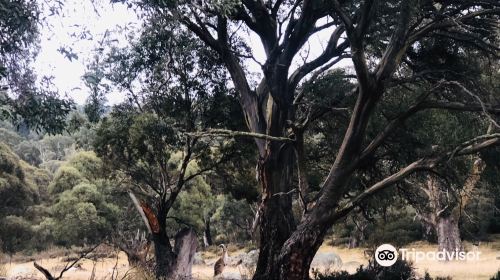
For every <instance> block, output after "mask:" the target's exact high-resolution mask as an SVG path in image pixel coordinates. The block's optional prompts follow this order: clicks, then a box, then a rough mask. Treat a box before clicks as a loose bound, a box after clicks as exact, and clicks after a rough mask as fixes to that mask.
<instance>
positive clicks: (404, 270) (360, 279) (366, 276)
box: [313, 260, 418, 280]
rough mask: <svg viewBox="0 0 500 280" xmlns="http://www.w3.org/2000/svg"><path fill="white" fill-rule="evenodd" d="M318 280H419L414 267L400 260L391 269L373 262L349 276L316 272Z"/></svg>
mask: <svg viewBox="0 0 500 280" xmlns="http://www.w3.org/2000/svg"><path fill="white" fill-rule="evenodd" d="M313 274H314V279H317V280H379V279H384V280H401V279H405V280H417V279H418V278H417V276H416V275H415V271H414V269H413V266H412V264H411V263H409V262H405V261H402V260H398V261H397V262H396V263H395V264H394V265H392V266H390V267H382V266H379V265H378V264H376V263H375V262H373V261H371V262H370V263H369V264H368V266H367V267H366V268H364V267H363V266H361V267H359V268H358V270H357V271H356V273H354V274H349V273H347V272H346V271H340V272H335V273H333V274H329V275H325V274H321V273H319V272H314V273H313Z"/></svg>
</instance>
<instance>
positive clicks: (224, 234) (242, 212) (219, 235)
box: [212, 195, 254, 243]
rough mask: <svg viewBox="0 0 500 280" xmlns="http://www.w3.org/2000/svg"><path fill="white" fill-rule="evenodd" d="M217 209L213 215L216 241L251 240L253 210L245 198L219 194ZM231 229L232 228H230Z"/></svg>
mask: <svg viewBox="0 0 500 280" xmlns="http://www.w3.org/2000/svg"><path fill="white" fill-rule="evenodd" d="M216 203H217V209H216V211H215V213H214V215H213V216H212V221H213V224H214V226H215V228H216V229H217V230H216V235H214V236H215V239H216V242H226V243H227V242H243V241H246V240H249V238H250V235H251V227H252V221H253V217H254V215H253V212H252V209H251V208H250V205H249V203H248V202H247V201H246V200H245V199H241V200H236V199H234V198H232V197H231V196H229V195H226V196H224V195H219V196H217V202H216ZM228 229H230V230H228Z"/></svg>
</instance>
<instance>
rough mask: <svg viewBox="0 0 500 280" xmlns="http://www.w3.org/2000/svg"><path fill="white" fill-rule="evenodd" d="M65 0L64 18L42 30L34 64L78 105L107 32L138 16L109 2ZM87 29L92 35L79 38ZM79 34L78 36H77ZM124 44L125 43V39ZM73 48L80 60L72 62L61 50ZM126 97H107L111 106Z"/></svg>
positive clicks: (51, 21) (54, 19) (50, 21)
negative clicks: (89, 68) (91, 62)
mask: <svg viewBox="0 0 500 280" xmlns="http://www.w3.org/2000/svg"><path fill="white" fill-rule="evenodd" d="M95 2H102V3H99V5H100V6H93V5H92V3H91V1H75V0H66V1H65V2H64V8H63V11H62V14H63V15H64V17H60V16H57V15H55V16H51V17H48V26H50V27H44V28H43V30H42V38H41V49H40V53H39V55H38V58H37V60H36V62H35V68H36V70H37V73H38V74H39V75H47V76H54V80H53V81H54V84H55V86H56V87H57V88H58V89H59V91H60V93H61V94H62V95H65V94H67V96H68V97H70V98H72V99H73V100H74V101H75V102H77V103H78V104H83V103H84V102H85V100H86V98H87V96H88V93H87V92H88V91H87V89H86V88H85V86H84V84H83V82H82V78H81V77H82V75H83V74H84V72H85V64H86V63H87V62H88V61H89V60H90V59H91V57H92V51H93V50H94V48H95V47H96V46H97V44H98V42H99V41H100V40H101V39H102V37H103V35H104V33H105V32H106V30H113V29H115V28H116V27H117V26H118V25H120V26H123V25H126V24H127V23H131V22H133V23H137V22H138V20H137V18H136V16H135V13H134V12H133V11H131V10H127V8H126V6H124V5H121V4H114V5H111V4H108V1H95ZM84 30H88V31H89V33H90V34H91V35H92V36H88V37H86V38H79V36H78V35H80V34H82V33H83V31H84ZM75 35H76V36H75ZM123 41H125V40H123ZM62 46H64V47H71V48H72V50H73V51H74V52H75V53H76V54H77V55H78V59H72V60H69V59H68V58H67V57H65V56H64V55H63V54H62V53H60V52H59V51H58V49H59V48H60V47H62ZM122 99H123V95H121V94H119V93H117V92H113V93H111V94H110V95H109V96H108V100H109V102H110V103H111V104H116V103H119V102H120V101H121V100H122Z"/></svg>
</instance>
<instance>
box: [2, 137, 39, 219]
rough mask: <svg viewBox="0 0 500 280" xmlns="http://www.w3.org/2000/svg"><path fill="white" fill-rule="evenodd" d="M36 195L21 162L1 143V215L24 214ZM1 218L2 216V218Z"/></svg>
mask: <svg viewBox="0 0 500 280" xmlns="http://www.w3.org/2000/svg"><path fill="white" fill-rule="evenodd" d="M35 195H36V193H35V192H34V190H33V188H32V187H31V186H30V185H29V184H28V183H27V182H26V174H25V172H24V170H23V168H22V165H21V161H20V159H19V158H18V157H17V155H16V154H14V153H13V152H12V151H11V150H10V149H9V147H7V146H6V145H4V144H2V143H0V197H2V201H3V203H2V204H0V214H3V215H6V214H9V213H12V214H14V213H22V212H23V210H24V209H25V207H26V206H27V205H29V204H31V203H32V202H33V200H34V198H35ZM0 217H1V216H0Z"/></svg>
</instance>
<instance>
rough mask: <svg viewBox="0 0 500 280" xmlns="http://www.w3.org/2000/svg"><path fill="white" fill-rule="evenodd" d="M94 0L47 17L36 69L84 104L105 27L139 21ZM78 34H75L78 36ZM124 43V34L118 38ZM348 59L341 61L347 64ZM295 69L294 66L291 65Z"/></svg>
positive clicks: (322, 37) (315, 48) (312, 43)
mask: <svg viewBox="0 0 500 280" xmlns="http://www.w3.org/2000/svg"><path fill="white" fill-rule="evenodd" d="M91 2H92V1H76V0H66V1H64V8H63V10H62V13H61V14H63V15H64V17H61V16H57V15H56V16H51V17H48V26H50V28H49V27H44V29H43V30H42V38H41V49H40V53H39V56H38V59H37V60H36V63H35V68H36V69H37V73H39V75H40V76H41V75H47V76H53V77H54V80H53V81H54V84H55V86H56V87H57V88H58V89H59V91H60V93H61V95H63V96H64V95H67V96H68V97H70V98H72V99H73V100H74V101H75V102H77V103H78V104H83V103H84V102H85V100H86V98H87V96H88V90H87V89H86V88H85V86H84V84H83V82H82V78H81V77H82V75H83V74H84V72H85V65H86V64H87V63H88V62H89V61H90V59H91V58H92V51H93V49H94V48H95V47H96V46H97V44H98V42H99V41H100V40H101V39H102V37H103V34H104V33H105V32H106V30H114V29H116V27H117V26H125V25H127V24H129V23H133V24H135V25H136V26H139V20H138V19H137V17H136V15H135V13H134V12H133V11H132V10H129V9H127V7H126V6H125V5H122V4H113V5H112V4H110V3H109V1H107V0H104V1H94V2H100V3H99V6H93V5H92V3H91ZM84 30H88V31H89V34H91V35H92V36H91V37H90V36H87V37H85V38H78V35H80V34H81V33H83V31H84ZM329 34H331V29H325V30H323V31H322V32H321V33H319V34H318V35H315V36H313V37H312V38H311V39H310V40H309V43H308V44H306V45H305V46H304V48H303V50H302V51H303V53H307V52H308V53H309V59H312V58H314V57H315V56H317V55H319V54H320V53H321V52H322V50H323V46H324V44H326V42H327V40H328V38H329ZM75 35H76V36H75ZM119 39H121V40H120V41H121V42H122V45H125V44H126V43H123V42H126V40H125V37H123V38H119ZM249 42H251V46H252V49H253V52H254V56H255V57H256V59H257V60H258V61H260V62H264V59H265V55H264V51H263V49H262V46H261V44H260V42H259V39H258V38H257V37H256V36H255V35H251V36H250V37H249ZM62 46H64V47H71V49H72V50H73V51H74V52H75V53H76V54H77V55H78V59H72V60H69V59H68V58H67V57H65V56H64V55H63V54H61V53H60V52H59V51H58V49H59V48H60V47H62ZM248 63H249V67H250V69H251V70H252V71H258V70H259V69H260V66H259V65H258V64H257V63H255V62H248ZM300 63H301V59H300V57H296V58H295V60H294V64H295V65H298V64H300ZM348 64H349V62H348V61H343V62H342V63H340V64H339V66H340V65H342V66H345V65H348ZM292 68H293V67H292ZM107 98H108V102H109V104H110V105H113V104H117V103H119V102H121V101H122V100H123V99H124V98H125V94H121V93H119V92H112V93H110V94H109V95H108V97H107Z"/></svg>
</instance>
